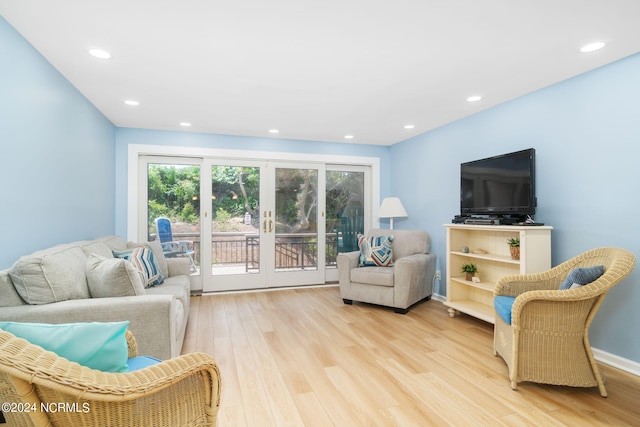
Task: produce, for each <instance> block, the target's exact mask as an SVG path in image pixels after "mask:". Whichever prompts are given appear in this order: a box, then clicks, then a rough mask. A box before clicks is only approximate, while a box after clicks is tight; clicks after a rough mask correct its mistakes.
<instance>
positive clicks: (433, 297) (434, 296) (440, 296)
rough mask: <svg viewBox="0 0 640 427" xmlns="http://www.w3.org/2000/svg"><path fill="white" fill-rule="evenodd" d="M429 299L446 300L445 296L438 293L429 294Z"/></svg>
mask: <svg viewBox="0 0 640 427" xmlns="http://www.w3.org/2000/svg"><path fill="white" fill-rule="evenodd" d="M431 299H432V300H434V301H440V302H445V301H446V300H447V297H445V296H442V295H440V294H431Z"/></svg>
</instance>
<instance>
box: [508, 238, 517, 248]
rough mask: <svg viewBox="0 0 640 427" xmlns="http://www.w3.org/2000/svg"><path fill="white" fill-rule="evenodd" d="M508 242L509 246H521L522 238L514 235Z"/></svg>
mask: <svg viewBox="0 0 640 427" xmlns="http://www.w3.org/2000/svg"><path fill="white" fill-rule="evenodd" d="M507 243H508V244H509V246H511V247H512V248H519V247H520V239H519V238H517V237H514V238H512V239H507Z"/></svg>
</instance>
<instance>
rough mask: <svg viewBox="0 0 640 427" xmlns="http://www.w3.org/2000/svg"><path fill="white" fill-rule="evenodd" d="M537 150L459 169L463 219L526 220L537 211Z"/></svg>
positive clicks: (471, 163)
mask: <svg viewBox="0 0 640 427" xmlns="http://www.w3.org/2000/svg"><path fill="white" fill-rule="evenodd" d="M535 156H536V152H535V149H533V148H529V149H527V150H522V151H516V152H514V153H507V154H502V155H499V156H494V157H489V158H486V159H480V160H474V161H472V162H467V163H462V164H461V165H460V213H461V215H463V216H474V215H476V216H484V215H490V216H501V217H505V216H506V217H508V218H515V217H520V218H523V217H526V216H527V215H533V214H534V213H535V211H536V192H535V182H536V179H535V170H536V168H535Z"/></svg>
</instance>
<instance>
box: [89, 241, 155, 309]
mask: <svg viewBox="0 0 640 427" xmlns="http://www.w3.org/2000/svg"><path fill="white" fill-rule="evenodd" d="M105 247H106V246H105ZM142 280H143V278H142V277H141V273H140V272H139V271H138V269H137V268H135V267H134V265H133V264H132V263H130V262H129V261H127V260H125V259H122V258H113V257H111V258H105V257H103V256H100V255H94V254H91V255H89V258H88V260H87V284H88V286H89V293H90V294H91V297H92V298H108V297H126V296H133V295H144V293H145V291H144V285H143V283H142Z"/></svg>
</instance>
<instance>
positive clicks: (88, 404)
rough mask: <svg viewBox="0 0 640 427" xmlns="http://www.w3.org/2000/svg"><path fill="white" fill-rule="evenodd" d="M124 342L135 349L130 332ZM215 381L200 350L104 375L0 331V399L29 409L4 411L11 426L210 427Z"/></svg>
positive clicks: (213, 421)
mask: <svg viewBox="0 0 640 427" xmlns="http://www.w3.org/2000/svg"><path fill="white" fill-rule="evenodd" d="M127 343H128V346H129V356H130V357H131V356H135V355H137V350H136V343H135V338H134V337H133V335H132V334H131V333H128V334H127ZM220 387H221V379H220V371H219V369H218V366H217V364H216V363H215V361H214V360H213V359H212V358H211V356H209V355H207V354H204V353H190V354H187V355H182V356H179V357H176V358H173V359H170V360H165V361H163V362H161V363H159V364H157V365H153V366H150V367H147V368H144V369H141V370H139V371H135V372H129V373H107V372H101V371H96V370H93V369H90V368H87V367H84V366H81V365H79V364H77V363H75V362H70V361H68V360H67V359H64V358H62V357H59V356H57V355H56V354H55V353H52V352H49V351H46V350H44V349H42V348H41V347H39V346H36V345H33V344H30V343H29V342H27V341H26V340H23V339H21V338H16V337H15V336H13V335H12V334H10V333H8V332H5V331H2V330H0V399H1V400H2V401H3V402H9V403H14V404H15V406H14V408H29V409H30V411H28V412H27V411H26V410H22V411H18V412H6V411H5V418H6V419H7V422H8V425H11V426H74V427H75V426H123V427H124V426H126V427H137V426H172V427H173V426H215V425H216V416H217V412H218V407H219V405H220ZM25 405H26V406H25ZM31 409H35V410H31Z"/></svg>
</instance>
